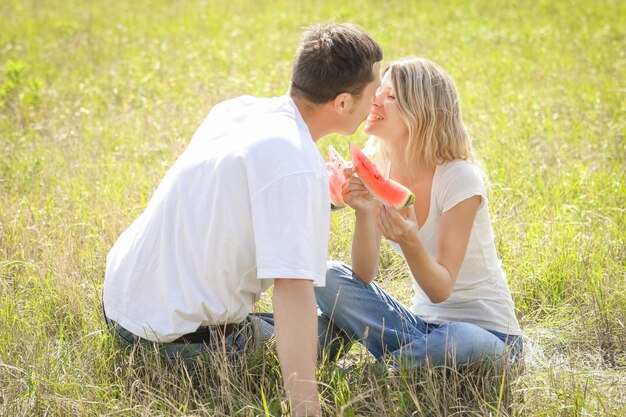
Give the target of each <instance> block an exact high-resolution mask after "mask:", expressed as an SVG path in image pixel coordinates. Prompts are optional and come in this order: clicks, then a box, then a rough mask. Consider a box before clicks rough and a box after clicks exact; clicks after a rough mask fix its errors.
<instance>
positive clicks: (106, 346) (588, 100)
mask: <svg viewBox="0 0 626 417" xmlns="http://www.w3.org/2000/svg"><path fill="white" fill-rule="evenodd" d="M518 3H519V4H516V5H514V6H512V5H509V3H508V2H500V1H487V0H484V1H473V2H469V1H460V0H459V1H450V2H437V1H420V2H417V1H416V2H409V1H406V2H393V3H389V4H381V3H380V2H374V1H366V0H360V1H354V2H345V3H341V2H335V1H333V2H331V1H323V2H291V1H288V0H274V1H257V2H250V1H243V0H231V1H228V2H226V1H192V2H185V3H182V2H165V1H150V2H148V1H143V0H139V1H133V2H94V1H77V0H70V1H64V2H61V1H47V2H40V1H35V0H31V1H14V0H5V1H3V2H2V3H1V4H0V14H1V15H2V16H3V19H2V30H0V153H1V154H2V158H1V159H0V207H1V209H0V416H5V415H6V416H23V415H32V416H35V415H36V416H39V415H49V416H68V415H71V416H86V415H137V416H139V415H207V416H230V415H241V416H255V415H280V413H281V410H282V409H284V406H285V405H284V396H283V393H282V386H281V379H280V375H279V372H278V367H277V361H276V358H275V356H274V355H273V354H272V353H271V351H270V352H268V353H267V354H266V355H265V356H263V357H255V358H250V360H248V361H247V362H246V363H244V364H241V365H240V368H237V369H229V368H228V367H226V366H225V367H223V368H221V369H218V370H217V375H216V376H214V377H213V378H209V377H208V376H206V375H205V376H202V375H201V376H200V377H199V378H194V377H192V376H189V375H187V374H185V373H182V372H181V371H180V370H176V369H172V368H170V367H168V366H167V365H165V364H163V363H161V362H160V361H159V360H158V358H156V357H154V356H150V355H149V354H148V357H146V358H143V359H144V360H145V361H147V363H148V364H149V366H145V365H136V364H135V361H136V360H138V359H141V355H139V354H132V355H127V354H124V353H123V352H121V351H119V350H118V349H117V348H116V347H115V346H114V345H113V343H112V340H111V338H110V337H109V335H108V334H107V333H106V332H105V330H104V326H103V323H102V320H101V316H100V297H99V294H100V289H101V287H102V281H103V273H104V262H105V256H106V254H107V252H108V250H109V249H110V247H111V245H112V244H113V242H114V241H115V239H116V238H117V236H119V234H120V233H121V232H122V231H123V230H124V229H125V228H126V227H127V226H128V224H129V223H130V222H131V221H132V220H133V219H134V218H135V217H136V216H137V215H138V214H139V213H140V212H141V210H142V208H143V207H144V206H145V204H146V203H147V201H148V199H149V198H150V195H151V193H152V191H153V190H154V188H155V187H156V185H157V184H158V182H159V180H160V178H161V177H162V175H163V174H164V173H165V171H166V170H167V168H168V167H169V166H170V165H171V163H172V162H173V161H174V160H175V159H176V157H177V156H178V155H179V154H180V152H181V151H182V150H183V149H184V147H185V146H186V144H187V142H188V140H189V139H190V137H191V135H192V134H193V132H194V130H195V128H196V127H197V126H198V125H199V123H200V122H201V121H202V120H203V118H204V116H205V115H206V113H207V112H208V110H209V109H210V107H211V106H212V105H213V104H215V103H216V102H218V101H220V100H223V99H226V98H230V97H233V96H235V95H238V94H243V93H251V94H255V95H260V96H268V95H278V94H282V93H283V92H285V91H286V88H287V85H288V81H289V74H290V68H291V59H292V56H293V53H294V49H295V46H296V44H297V40H298V36H299V34H300V32H301V29H302V28H303V27H304V26H306V25H308V24H310V23H314V22H325V21H336V22H338V21H351V22H354V23H357V24H359V25H360V26H362V27H363V28H364V29H366V30H367V31H368V32H369V33H371V34H372V35H373V36H374V38H376V39H377V40H378V41H379V42H380V43H381V45H382V46H383V48H384V50H385V60H386V62H388V61H389V60H391V59H394V58H399V57H402V56H406V55H422V56H426V57H428V58H430V59H433V60H434V61H436V62H438V63H439V64H441V65H442V66H443V67H444V68H446V69H447V70H448V72H450V74H451V75H452V76H453V77H454V79H455V80H456V81H457V85H458V88H459V91H460V93H461V99H462V107H463V111H464V117H465V120H466V124H467V125H468V128H469V129H470V131H471V133H472V136H473V137H474V138H475V145H476V148H477V151H478V153H479V155H480V157H481V160H482V162H483V164H484V165H485V167H486V170H487V172H488V174H489V178H490V182H491V185H490V190H489V195H490V208H491V212H492V217H493V223H494V229H495V233H496V241H497V246H498V250H499V253H500V255H501V258H502V261H503V264H504V268H505V270H506V271H507V274H508V280H509V285H510V287H511V289H512V291H513V295H514V298H515V302H516V305H517V308H518V311H517V313H518V316H519V318H520V320H521V323H522V326H523V329H524V331H525V335H526V343H527V364H526V365H527V367H526V371H525V372H524V373H523V374H521V375H519V376H515V375H509V374H508V373H505V374H502V375H500V374H498V373H497V372H496V373H494V372H491V371H489V370H477V371H476V372H453V371H450V370H441V369H428V368H427V369H423V370H420V371H419V372H417V373H409V372H405V371H401V372H399V373H395V374H386V373H384V372H380V370H379V369H377V367H376V365H375V364H372V363H371V358H369V357H368V356H367V355H366V354H364V352H363V351H360V350H358V349H357V350H355V351H353V352H351V357H352V359H354V360H356V359H362V360H360V362H358V364H357V367H356V371H355V372H356V373H355V375H354V377H353V380H352V381H351V384H350V383H348V382H349V381H348V380H347V379H346V378H345V376H344V375H342V374H341V373H338V372H337V369H335V368H334V367H331V366H323V367H321V368H320V370H319V372H320V376H321V379H322V381H323V385H322V386H321V393H322V398H323V401H324V407H325V409H326V411H327V412H328V413H329V414H331V415H343V416H409V415H415V416H444V415H461V414H462V415H494V416H495V415H501V416H502V415H514V416H531V415H532V416H596V415H597V416H604V415H613V416H618V415H625V414H626V348H625V346H626V290H625V289H624V284H623V283H624V278H626V269H625V267H624V266H625V261H626V252H625V250H624V248H625V247H626V242H625V240H626V237H625V228H626V215H625V208H626V185H625V178H626V172H625V171H626V168H625V165H626V142H625V140H624V133H625V128H626V119H625V113H626V98H625V92H626V90H625V83H624V74H625V73H626V56H625V53H626V49H625V48H624V45H626V36H625V30H624V28H625V27H626V6H625V4H624V3H623V2H620V1H617V0H614V1H600V2H592V1H564V2H552V1H533V2H531V1H522V2H518ZM350 140H353V141H355V142H358V143H363V141H364V140H365V137H364V136H363V134H362V133H357V134H356V135H355V136H354V137H352V138H350ZM330 143H333V144H334V145H335V146H336V147H337V148H338V149H340V150H344V151H345V150H346V144H347V139H346V138H341V137H336V136H333V137H329V138H324V139H322V140H321V141H320V142H319V143H318V144H319V147H320V149H321V150H322V152H324V153H325V152H326V148H327V145H328V144H330ZM352 220H353V219H352V216H351V213H350V212H349V211H348V210H344V211H342V212H337V213H335V214H333V229H332V236H331V256H332V257H333V258H335V259H342V260H349V244H350V228H351V224H352ZM381 258H382V262H381V265H382V267H383V270H382V273H381V277H380V282H381V283H382V284H383V285H384V287H385V288H387V289H388V290H389V291H391V292H392V293H393V294H394V295H396V296H397V297H398V298H399V299H400V300H402V301H404V302H407V303H408V302H409V299H410V296H411V289H410V282H409V280H408V277H407V274H406V269H405V267H404V265H403V263H402V261H401V259H400V258H398V257H397V256H396V255H394V254H393V253H392V251H391V250H390V249H389V248H388V247H387V246H384V252H383V253H382V254H381ZM266 304H267V300H264V305H266ZM361 356H362V358H361ZM354 360H353V362H355V361H354ZM241 367H243V369H244V371H246V372H240V370H241Z"/></svg>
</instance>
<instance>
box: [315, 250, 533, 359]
mask: <svg viewBox="0 0 626 417" xmlns="http://www.w3.org/2000/svg"><path fill="white" fill-rule="evenodd" d="M315 296H316V298H317V304H318V307H319V310H320V311H321V317H322V318H325V319H326V320H328V321H330V324H329V328H328V332H329V336H330V335H331V334H332V335H335V336H336V335H340V336H342V339H343V340H344V341H345V340H349V341H354V340H358V341H360V342H361V343H363V344H364V345H365V347H366V348H367V350H369V352H371V353H372V355H374V356H375V357H376V358H377V359H385V360H390V362H391V363H392V364H396V365H398V364H400V363H402V362H406V363H407V364H408V365H409V366H422V365H425V364H426V363H430V364H431V365H448V366H458V365H463V364H467V363H472V362H477V361H481V360H484V359H491V360H494V361H500V360H502V358H505V357H506V355H507V354H508V355H509V358H510V359H511V360H512V361H513V362H517V360H518V359H519V358H520V355H521V353H522V350H523V342H522V338H521V336H511V335H506V334H502V333H499V332H495V331H489V330H485V329H483V328H481V327H479V326H476V325H474V324H470V323H464V322H460V321H459V322H450V323H443V324H439V325H434V324H429V323H426V322H424V321H423V320H422V319H421V318H419V317H418V316H416V315H415V314H413V313H412V312H411V311H409V310H408V309H407V308H406V307H404V306H403V305H402V304H401V303H400V302H399V301H397V300H396V299H395V298H393V297H392V296H391V295H389V294H388V293H387V292H385V291H384V290H383V289H381V288H380V287H379V286H377V285H376V284H374V283H372V284H369V285H365V284H363V283H362V282H361V280H360V279H359V278H358V277H357V276H356V275H355V274H354V273H353V272H352V269H351V268H350V267H349V266H348V265H346V264H343V263H339V262H329V263H328V269H327V273H326V286H325V287H316V288H315ZM329 339H330V337H329V338H327V340H329ZM320 340H323V338H320ZM336 340H337V339H335V343H336ZM329 343H331V344H332V341H330V340H329ZM327 344H328V343H327ZM328 348H329V349H330V350H331V352H338V350H337V347H336V346H332V345H331V346H329V347H328ZM331 355H332V354H331Z"/></svg>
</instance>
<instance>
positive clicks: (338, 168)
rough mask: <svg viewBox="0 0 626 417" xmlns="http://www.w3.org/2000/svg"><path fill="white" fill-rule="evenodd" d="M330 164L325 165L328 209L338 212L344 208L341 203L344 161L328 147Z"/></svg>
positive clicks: (342, 202) (335, 151)
mask: <svg viewBox="0 0 626 417" xmlns="http://www.w3.org/2000/svg"><path fill="white" fill-rule="evenodd" d="M328 154H329V155H330V162H327V163H326V172H327V173H328V182H329V185H330V208H331V209H332V210H338V209H340V208H343V207H345V206H346V203H345V202H344V201H343V193H342V188H343V183H344V181H345V177H344V175H343V170H344V168H346V161H345V160H344V159H343V158H342V157H341V155H340V154H339V152H337V150H335V148H333V146H332V145H330V146H329V147H328Z"/></svg>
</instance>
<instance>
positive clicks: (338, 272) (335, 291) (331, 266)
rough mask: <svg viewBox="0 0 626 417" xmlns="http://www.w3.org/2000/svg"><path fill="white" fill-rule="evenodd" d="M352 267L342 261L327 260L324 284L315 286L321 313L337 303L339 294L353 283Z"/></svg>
mask: <svg viewBox="0 0 626 417" xmlns="http://www.w3.org/2000/svg"><path fill="white" fill-rule="evenodd" d="M352 281H353V279H352V269H350V267H349V266H348V265H346V264H345V263H343V262H337V261H329V262H328V264H327V268H326V285H325V286H324V287H315V298H316V299H317V304H318V306H319V307H320V309H321V310H322V312H323V313H326V312H327V310H328V309H329V308H333V306H335V305H336V304H337V299H338V297H339V296H340V295H342V294H344V293H345V292H347V291H348V289H347V288H348V287H349V286H350V285H352V284H353V282H352Z"/></svg>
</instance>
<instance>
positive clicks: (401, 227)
mask: <svg viewBox="0 0 626 417" xmlns="http://www.w3.org/2000/svg"><path fill="white" fill-rule="evenodd" d="M377 221H378V228H379V229H380V231H381V232H382V234H383V236H385V238H387V239H389V240H391V241H394V242H396V243H398V244H399V245H401V246H402V245H403V244H405V243H411V242H415V240H416V239H418V231H419V226H418V224H417V219H416V218H415V209H414V207H413V206H412V205H411V206H409V207H405V208H403V209H402V210H401V211H398V210H397V209H396V208H395V207H393V206H388V205H385V204H381V206H380V209H379V210H378V219H377Z"/></svg>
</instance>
